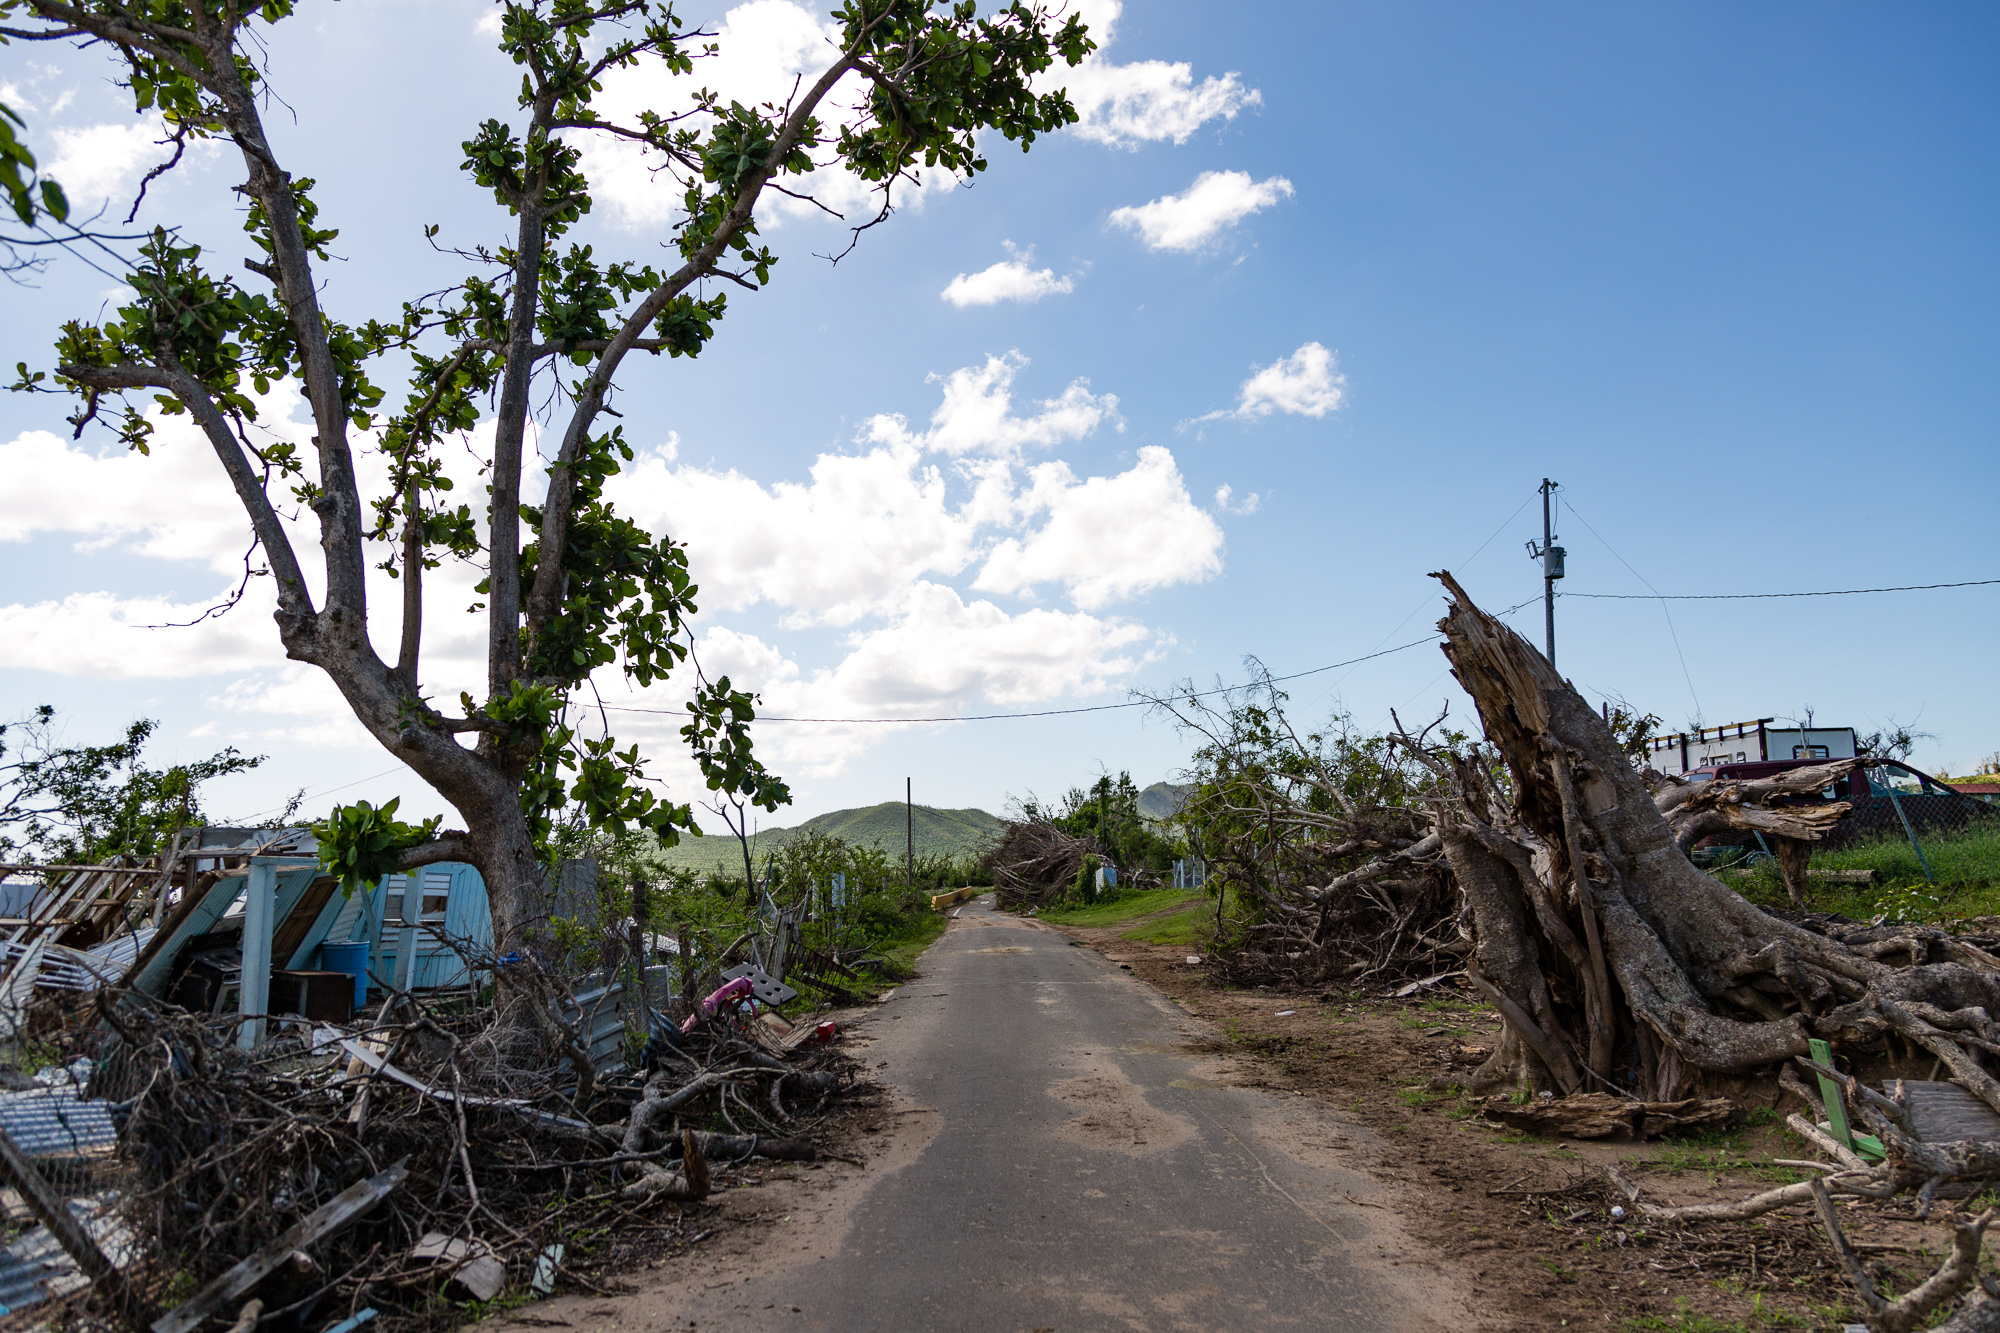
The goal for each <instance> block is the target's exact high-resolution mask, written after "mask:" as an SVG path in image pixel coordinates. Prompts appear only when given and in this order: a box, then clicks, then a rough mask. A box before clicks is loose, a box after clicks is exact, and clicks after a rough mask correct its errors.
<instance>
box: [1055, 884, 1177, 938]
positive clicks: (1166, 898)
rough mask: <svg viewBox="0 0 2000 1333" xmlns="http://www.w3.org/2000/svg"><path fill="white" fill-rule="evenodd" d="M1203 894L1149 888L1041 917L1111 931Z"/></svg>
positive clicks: (1087, 928) (1067, 924) (1060, 924)
mask: <svg viewBox="0 0 2000 1333" xmlns="http://www.w3.org/2000/svg"><path fill="white" fill-rule="evenodd" d="M1201 901H1202V896H1201V895H1200V894H1199V893H1189V892H1188V891H1187V890H1185V889H1148V890H1146V891H1145V892H1144V893H1135V894H1132V895H1131V896H1130V897H1125V898H1114V899H1112V900H1111V901H1110V902H1108V903H1097V904H1095V905H1093V906H1090V907H1073V908H1070V909H1069V910H1068V911H1064V912H1044V913H1042V920H1044V921H1046V922H1048V923H1049V924H1050V925H1052V926H1081V927H1083V928H1084V929H1086V930H1109V929H1111V928H1112V927H1113V926H1122V925H1124V924H1125V923H1126V922H1128V921H1136V920H1138V919H1139V918H1140V917H1142V916H1152V915H1153V914H1154V913H1156V912H1162V911H1165V910H1166V909H1168V908H1170V907H1185V906H1188V905H1191V904H1199V903H1200V902H1201Z"/></svg>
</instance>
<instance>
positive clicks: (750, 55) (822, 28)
mask: <svg viewBox="0 0 2000 1333" xmlns="http://www.w3.org/2000/svg"><path fill="white" fill-rule="evenodd" d="M713 40H714V45H715V47H716V51H715V54H713V55H710V56H702V57H699V58H697V59H696V61H695V67H694V73H693V75H692V76H680V75H675V74H672V73H670V72H669V71H668V70H667V68H666V66H665V65H664V64H663V63H662V62H660V61H659V60H657V59H654V58H651V57H648V58H647V59H644V60H642V61H640V62H639V63H638V64H636V65H634V66H632V67H631V68H628V69H615V70H609V71H607V72H606V73H605V75H604V76H603V84H604V90H603V92H602V93H601V94H599V96H598V98H597V101H596V108H597V111H598V114H599V115H600V116H602V117H603V118H604V119H606V120H608V121H611V122H614V123H617V124H628V125H636V124H637V123H638V121H639V113H640V112H641V111H642V110H650V111H655V112H658V113H660V114H661V115H681V114H684V113H685V112H686V111H687V110H688V107H689V105H690V103H691V98H692V96H693V94H694V93H695V92H696V91H698V90H699V89H703V88H707V89H712V90H714V91H715V92H717V93H719V94H720V95H721V97H722V100H723V103H724V104H725V105H726V104H727V103H729V102H731V101H737V102H741V103H743V104H744V105H746V106H760V105H762V104H764V103H772V104H774V105H777V106H783V105H784V104H785V103H786V102H787V101H788V100H789V99H790V98H791V97H792V95H793V94H794V92H795V91H803V89H805V88H806V87H809V86H810V85H811V84H812V82H813V81H814V80H815V79H817V78H818V77H819V76H820V74H821V73H823V72H824V71H825V69H826V67H827V66H828V65H830V64H831V63H833V59H834V57H835V56H836V55H837V54H838V53H839V41H840V25H839V24H837V23H834V22H832V21H830V20H829V19H827V18H826V17H825V16H824V15H822V14H819V13H815V12H814V11H813V10H811V9H808V8H806V7H805V6H803V5H800V4H796V3H794V2H793V0H746V3H743V4H739V5H737V6H735V7H734V8H732V9H730V10H729V11H728V12H727V13H726V14H725V15H724V16H723V19H722V22H721V23H720V24H719V25H718V26H717V28H716V32H715V37H714V39H713ZM705 44H706V43H704V45H705ZM864 92H865V83H864V81H863V80H862V78H861V76H860V75H858V74H849V75H847V76H846V77H844V78H843V79H841V81H840V82H839V83H838V84H836V85H835V86H834V88H833V91H832V92H830V93H829V94H828V95H827V97H826V99H825V100H824V101H822V102H821V103H820V120H821V121H822V122H823V123H824V124H825V126H826V128H827V130H828V132H829V133H832V132H834V131H836V130H837V129H838V127H839V126H841V125H843V124H849V123H853V122H855V121H856V120H858V118H859V112H858V111H857V110H855V108H857V107H858V106H860V105H861V104H862V102H863V100H864ZM682 123H683V124H685V125H688V126H690V127H698V126H702V125H705V124H706V123H708V117H707V116H705V115H697V116H693V117H690V118H689V119H687V120H685V121H683V122H682ZM576 141H577V143H578V146H579V147H580V149H581V151H582V154H583V169H584V173H585V174H586V175H587V176H588V177H589V178H590V183H591V192H592V193H593V194H594V195H596V196H597V197H598V198H600V199H602V200H604V201H605V202H607V203H608V204H610V205H611V208H612V210H613V212H614V214H615V215H616V216H617V217H618V219H619V220H620V221H621V222H623V223H624V224H625V225H626V226H628V227H632V228H660V227H666V226H669V225H671V224H672V223H673V222H674V220H675V219H676V218H678V217H679V216H680V215H681V205H682V192H681V186H680V185H679V184H677V183H676V182H675V180H674V177H673V175H672V173H671V172H667V171H662V170H661V168H662V167H663V166H664V165H665V164H664V161H663V159H661V158H660V156H659V155H658V154H653V153H648V152H647V151H645V150H644V149H642V148H641V147H640V146H639V145H637V144H634V143H632V142H631V141H630V140H626V139H619V138H614V137H612V136H610V135H603V134H587V133H583V132H580V131H579V132H576ZM919 175H920V179H921V181H922V185H921V187H920V188H912V187H911V186H910V185H909V183H908V182H907V181H905V182H902V183H900V184H898V185H897V187H896V201H897V205H898V207H921V206H922V205H923V201H924V198H925V196H926V195H928V194H931V193H933V192H935V191H939V190H948V189H950V188H951V187H952V186H953V185H954V184H956V182H957V178H956V177H955V176H953V175H952V174H951V173H950V172H946V171H935V170H933V171H923V172H920V173H919ZM784 184H785V188H786V189H787V190H790V191H793V192H794V193H796V194H809V195H812V196H813V197H814V198H816V199H817V200H818V201H819V203H820V204H823V205H825V206H826V207H827V208H830V209H833V210H834V211H835V212H838V213H841V214H843V215H853V217H852V220H855V221H858V220H861V219H862V218H863V217H865V216H868V215H871V214H872V211H873V210H874V209H875V208H877V207H879V206H880V204H879V194H878V193H877V188H876V187H875V186H874V185H871V184H869V183H868V182H866V181H863V180H861V179H860V178H859V177H856V176H854V175H852V174H851V173H849V172H848V171H846V170H845V169H843V168H840V167H837V166H824V167H822V168H821V169H819V170H817V171H814V172H811V173H810V174H808V175H805V176H794V177H787V178H786V180H785V182H784ZM758 216H759V218H760V219H764V220H765V221H767V222H769V223H772V224H775V223H777V222H779V221H781V220H783V219H784V218H787V217H805V216H821V217H823V216H825V214H824V213H822V212H821V210H820V208H819V206H818V205H815V204H813V203H811V202H808V201H806V200H803V199H794V198H790V197H787V196H785V195H781V194H778V193H776V192H775V191H774V192H772V193H769V194H767V195H766V196H765V197H764V200H763V202H762V203H761V204H760V205H759V214H758Z"/></svg>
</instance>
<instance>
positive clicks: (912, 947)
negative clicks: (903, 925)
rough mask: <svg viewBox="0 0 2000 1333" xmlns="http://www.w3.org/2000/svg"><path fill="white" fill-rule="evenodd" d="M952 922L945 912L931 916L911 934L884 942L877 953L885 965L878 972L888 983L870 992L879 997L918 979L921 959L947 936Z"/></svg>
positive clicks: (921, 920) (914, 925) (913, 927)
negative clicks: (882, 992)
mask: <svg viewBox="0 0 2000 1333" xmlns="http://www.w3.org/2000/svg"><path fill="white" fill-rule="evenodd" d="M949 920H950V918H949V917H947V916H946V915H945V914H944V913H943V912H927V913H925V914H924V915H923V916H922V917H921V918H919V919H918V920H916V921H914V922H912V923H911V925H910V928H909V930H908V931H906V932H904V933H902V934H899V935H897V936H896V937H895V938H894V939H892V940H884V941H883V942H882V945H881V947H880V948H879V949H877V950H876V952H877V953H879V954H881V955H882V959H883V965H882V966H881V967H880V968H877V969H876V971H877V972H879V973H880V975H881V976H882V977H883V978H885V980H883V981H882V983H881V984H880V985H871V986H870V987H869V988H868V989H869V991H870V992H871V993H879V992H881V991H884V990H887V989H888V988H889V987H891V986H895V985H900V984H901V983H903V982H905V981H908V980H909V979H910V978H911V977H914V976H915V975H916V974H917V959H918V958H919V957H921V956H922V954H923V952H924V950H926V949H928V948H930V947H931V945H933V944H935V943H936V942H937V938H938V936H940V935H942V934H944V928H945V925H946V923H947V922H948V921H949Z"/></svg>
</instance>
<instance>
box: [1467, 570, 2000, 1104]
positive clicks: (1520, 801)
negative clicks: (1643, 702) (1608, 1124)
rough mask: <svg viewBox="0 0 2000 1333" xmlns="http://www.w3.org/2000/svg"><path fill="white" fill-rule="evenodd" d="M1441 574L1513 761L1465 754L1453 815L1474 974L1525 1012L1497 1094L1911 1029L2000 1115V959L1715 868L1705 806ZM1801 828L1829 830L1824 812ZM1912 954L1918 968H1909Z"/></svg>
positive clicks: (1499, 1053)
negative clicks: (1695, 842) (1779, 912)
mask: <svg viewBox="0 0 2000 1333" xmlns="http://www.w3.org/2000/svg"><path fill="white" fill-rule="evenodd" d="M1436 577H1437V578H1439V579H1440V580H1441V581H1442V582H1443V583H1444V585H1445V587H1446V588H1447V589H1448V590H1449V592H1450V594H1451V597H1452V603H1451V607H1450V610H1449V612H1448V614H1447V615H1446V616H1445V618H1444V619H1443V620H1442V621H1440V622H1439V625H1438V628H1439V629H1440V630H1441V631H1443V633H1444V635H1445V644H1444V653H1445V656H1446V657H1447V658H1448V659H1449V660H1450V662H1451V665H1452V670H1453V672H1454V674H1455V675H1456V676H1457V677H1458V680H1459V683H1460V684H1461V685H1462V686H1463V687H1464V688H1465V691H1466V692H1467V693H1468V694H1469V695H1471V696H1472V699H1473V702H1474V703H1475V704H1476V705H1477V707H1478V710H1479V716H1480V720H1481V722H1482V723H1483V724H1484V728H1485V733H1486V738H1487V741H1488V742H1489V743H1490V744H1491V745H1492V746H1493V747H1494V748H1495V750H1496V751H1497V752H1498V755H1499V759H1500V761H1501V763H1502V765H1504V772H1498V771H1495V770H1494V769H1493V768H1492V767H1491V766H1489V765H1483V764H1481V763H1479V762H1477V761H1476V758H1475V759H1473V760H1468V759H1466V758H1463V757H1459V756H1451V757H1450V762H1451V763H1452V765H1453V769H1454V772H1455V776H1456V786H1457V798H1456V799H1455V800H1452V801H1449V802H1446V803H1444V804H1442V805H1441V806H1440V807H1439V815H1438V820H1439V834H1440V837H1441V838H1442V841H1443V844H1444V851H1445V856H1446V858H1447V860H1448V861H1449V862H1450V864H1451V868H1452V870H1453V872H1454V874H1455V877H1456V878H1457V880H1458V883H1459V885H1460V887H1461V888H1462V889H1463V890H1464V892H1465V894H1466V897H1467V899H1468V901H1469V904H1470V907H1471V911H1472V921H1473V936H1474V947H1473V956H1472V959H1471V961H1470V963H1469V976H1470V977H1471V979H1472V980H1473V982H1474V983H1475V984H1476V985H1477V986H1478V987H1479V988H1480V989H1481V990H1482V991H1483V992H1485V993H1486V994H1487V995H1488V997H1489V998H1490V999H1492V1000H1493V1002H1494V1004H1495V1005H1496V1007H1497V1008H1498V1009H1499V1010H1500V1013H1501V1015H1502V1017H1503V1018H1504V1019H1505V1020H1506V1029H1505V1032H1504V1034H1503V1036H1502V1039H1501V1041H1500V1042H1499V1043H1498V1044H1497V1046H1496V1048H1495V1050H1494V1053H1493V1055H1492V1057H1491V1058H1490V1059H1489V1060H1488V1061H1487V1062H1486V1063H1485V1064H1484V1065H1482V1066H1481V1067H1480V1069H1479V1070H1478V1071H1477V1073H1476V1074H1475V1075H1474V1077H1473V1087H1474V1089H1475V1090H1480V1091H1485V1090H1492V1089H1498V1088H1502V1087H1512V1086H1515V1085H1518V1084H1520V1083H1522V1082H1526V1083H1527V1084H1529V1085H1531V1086H1532V1087H1534V1088H1535V1089H1536V1090H1538V1091H1539V1090H1545V1089H1547V1090H1555V1091H1559V1092H1562V1093H1564V1094H1568V1093H1574V1092H1578V1091H1612V1092H1623V1093H1629V1094H1636V1095H1637V1096H1639V1097H1640V1098H1642V1099H1645V1100H1650V1101H1659V1102H1671V1101H1679V1100H1684V1099H1685V1098H1687V1097H1688V1096H1689V1095H1690V1093H1691V1092H1692V1091H1694V1090H1695V1089H1697V1087H1698V1085H1699V1083H1700V1076H1701V1075H1702V1074H1703V1073H1707V1072H1713V1073H1717V1074H1742V1073H1748V1072H1751V1071H1754V1070H1758V1069H1762V1068H1766V1067H1769V1066H1771V1065H1774V1064H1776V1063H1777V1062H1779V1061H1782V1060H1787V1059H1790V1058H1791V1057H1793V1056H1797V1055H1802V1054H1804V1053H1805V1051H1806V1049H1807V1048H1806V1042H1807V1039H1808V1038H1810V1037H1825V1038H1829V1039H1832V1040H1834V1041H1836V1042H1841V1041H1844V1042H1849V1043H1854V1042H1860V1041H1864V1040H1868V1039H1872V1038H1875V1037H1879V1036H1881V1035H1883V1034H1886V1033H1896V1034H1898V1035H1900V1036H1901V1037H1903V1038H1904V1039H1906V1040H1908V1041H1911V1042H1914V1043H1915V1044H1917V1045H1919V1046H1922V1047H1923V1048H1925V1049H1926V1050H1929V1051H1931V1052H1932V1053H1933V1054H1935V1055H1936V1056H1937V1057H1938V1058H1939V1059H1941V1060H1942V1061H1943V1062H1944V1063H1945V1065H1946V1066H1947V1067H1949V1068H1950V1070H1951V1072H1952V1073H1953V1075H1954V1076H1956V1077H1957V1078H1958V1079H1959V1080H1960V1081H1961V1082H1963V1083H1964V1084H1965V1085H1966V1086H1967V1087H1968V1088H1970V1089H1971V1090H1972V1091H1973V1092H1974V1093H1975V1094H1977V1095H1978V1096H1979V1097H1980V1098H1981V1099H1982V1100H1983V1101H1985V1102H1986V1103H1987V1104H1988V1105H1991V1106H1993V1107H1995V1108H1996V1109H2000V1082H1996V1081H1995V1079H1994V1078H1993V1077H1992V1076H1991V1075H1989V1074H1988V1073H1987V1072H1986V1070H1985V1068H1984V1066H1983V1063H1982V1053H1983V1052H1985V1051H2000V1028H1996V1026H1995V1024H1994V1022H1993V1020H1992V1019H1991V1018H1990V1017H1989V1016H1988V1015H1989V1014H1991V1013H1993V1012H1995V1011H1996V1008H2000V959H1995V958H1994V957H1993V956H1992V955H1990V954H1987V953H1986V952H1984V951H1983V950H1980V949H1978V948H1976V947H1974V946H1972V945H1971V944H1968V943H1965V942H1962V941H1958V940H1954V939H1952V938H1951V937H1950V936H1948V935H1943V934H1941V933H1940V932H1936V931H1928V932H1926V931H1921V930H1916V931H1912V932H1910V934H1911V935H1912V939H1911V941H1909V942H1908V943H1907V944H1905V943H1903V942H1899V941H1896V940H1875V941H1871V942H1870V943H1868V944H1866V945H1853V944H1849V943H1845V942H1842V941H1840V940H1837V939H1834V938H1831V937H1829V936H1828V935H1823V934H1819V933H1816V932H1814V931H1812V930H1809V929H1807V928H1805V927H1804V926H1801V925H1795V924H1792V923H1790V922H1787V921H1784V920H1781V919H1779V918H1777V917H1775V916H1772V915H1770V914H1769V913H1766V912H1765V911H1763V910H1762V909H1760V908H1758V907H1757V906H1755V905H1754V904H1752V903H1750V902H1749V901H1748V900H1746V899H1745V898H1743V897H1742V896H1741V895H1740V894H1738V893H1737V892H1735V891H1734V890H1733V889H1731V888H1729V887H1728V886H1727V885H1724V884H1722V883H1720V882H1719V881H1717V880H1716V879H1714V878H1713V877H1711V876H1709V875H1707V874H1704V873H1703V872H1702V871H1701V870H1699V869H1697V868H1696V867H1695V866H1694V864H1693V863H1692V862H1691V861H1689V859H1688V857H1687V855H1686V852H1685V851H1684V850H1683V844H1682V842H1681V840H1680V839H1679V838H1678V837H1677V834H1676V830H1675V828H1674V827H1673V825H1672V823H1671V822H1670V814H1671V812H1672V809H1673V807H1674V806H1675V805H1676V804H1679V805H1686V804H1687V803H1688V802H1687V801H1686V800H1685V799H1683V800H1681V801H1679V802H1678V803H1676V802H1674V801H1673V799H1672V798H1673V793H1670V792H1668V793H1662V794H1661V795H1662V798H1664V799H1662V800H1656V799H1655V796H1654V794H1653V793H1652V792H1650V791H1648V789H1647V786H1646V783H1645V782H1644V780H1643V779H1642V778H1641V776H1640V774H1639V772H1638V771H1637V770H1636V768H1635V767H1634V765H1633V764H1632V762H1631V761H1630V760H1629V758H1628V757H1627V756H1626V754H1625V753H1624V752H1623V751H1622V750H1621V749H1620V747H1619V744H1618V741H1617V739H1616V738H1615V736H1614V735H1613V734H1612V731H1611V728H1610V726H1609V725H1608V724H1607V723H1606V722H1605V721H1604V720H1603V719H1602V718H1601V717H1600V716H1599V715H1598V713H1597V711H1596V710H1595V709H1593V708H1591V707H1590V705H1588V704H1587V703H1585V702H1584V700H1583V698H1582V697H1581V696H1580V695H1578V694H1577V692H1576V691H1575V690H1574V689H1572V688H1571V687H1570V685H1569V684H1568V683H1567V682H1565V681H1564V680H1563V679H1562V677H1561V676H1559V675H1557V674H1556V671H1555V669H1554V668H1553V667H1552V666H1550V665H1549V663H1548V661H1547V659H1546V658H1544V657H1543V656H1542V655H1541V654H1540V653H1539V652H1537V651H1536V650H1535V649H1534V648H1533V647H1531V646H1530V645H1529V644H1528V643H1527V641H1526V640H1524V639H1523V638H1522V637H1521V636H1520V635H1519V634H1517V633H1515V632H1514V631H1513V630H1512V629H1510V628H1508V627H1507V626H1506V625H1504V624H1502V623H1501V622H1500V621H1498V620H1496V619H1495V618H1493V617H1492V616H1490V615H1487V614H1486V613H1485V612H1483V611H1481V610H1480V609H1479V608H1478V607H1476V606H1475V605H1473V603H1472V599H1471V598H1470V597H1469V596H1467V595H1466V593H1465V590H1464V589H1463V588H1461V587H1460V586H1459V585H1458V583H1457V581H1456V580H1454V579H1453V578H1452V577H1451V575H1450V574H1448V573H1441V574H1438V575H1437V576H1436ZM1662 804H1667V805H1668V806H1669V810H1668V811H1665V812H1663V810H1662V808H1661V807H1662ZM1727 804H1728V803H1726V802H1724V803H1722V805H1723V806H1725V807H1726V806H1727ZM1743 808H1744V807H1741V806H1737V807H1734V809H1735V810H1736V812H1737V814H1738V815H1739V816H1740V815H1741V812H1742V809H1743ZM1719 817H1720V818H1723V819H1727V818H1729V817H1730V810H1729V809H1728V808H1723V809H1722V810H1721V814H1720V816H1719ZM1757 817H1758V818H1764V816H1762V815H1760V816H1757ZM1797 831H1799V832H1802V833H1803V834H1804V835H1805V836H1806V837H1808V838H1810V837H1811V836H1812V832H1811V828H1810V821H1808V823H1807V825H1806V826H1804V827H1802V828H1800V829H1799V830H1797ZM1918 936H1921V937H1922V938H1921V939H1919V938H1917V937H1918ZM1898 953H1901V954H1902V955H1903V956H1904V957H1905V958H1907V959H1909V960H1911V962H1910V965H1904V966H1896V965H1894V964H1893V963H1892V962H1891V961H1890V960H1891V959H1893V958H1894V957H1895V956H1896V955H1897V954H1898Z"/></svg>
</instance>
